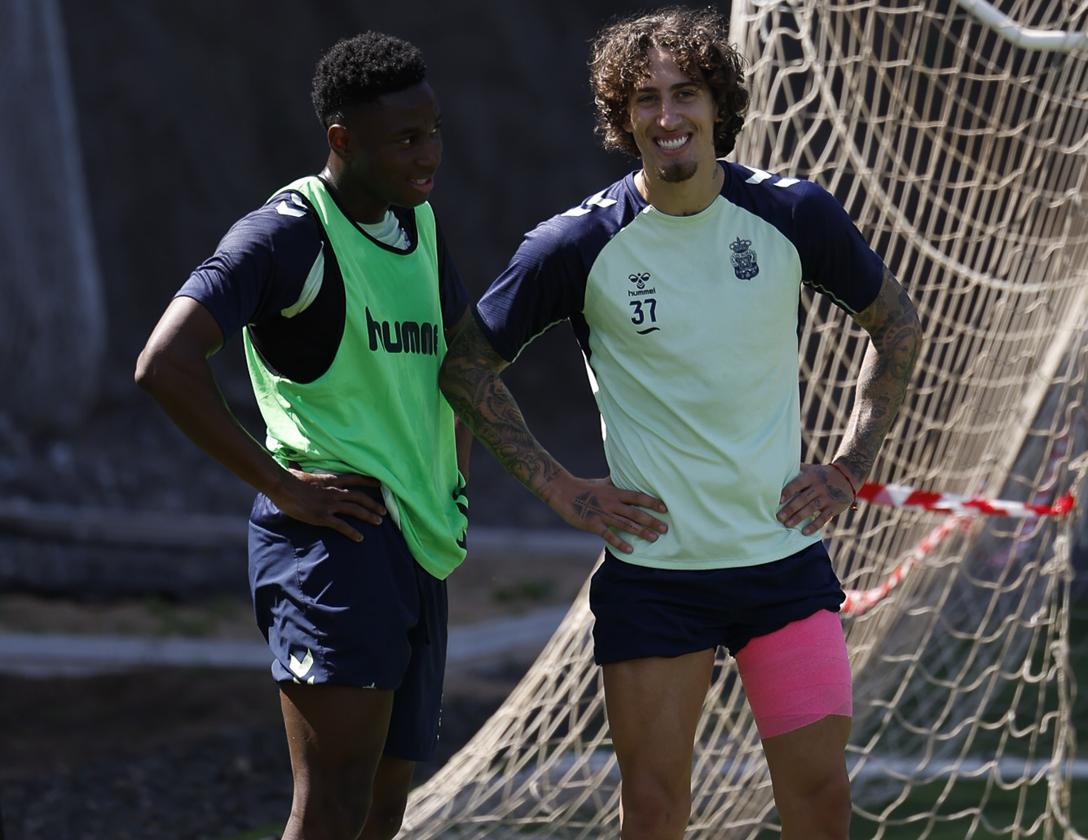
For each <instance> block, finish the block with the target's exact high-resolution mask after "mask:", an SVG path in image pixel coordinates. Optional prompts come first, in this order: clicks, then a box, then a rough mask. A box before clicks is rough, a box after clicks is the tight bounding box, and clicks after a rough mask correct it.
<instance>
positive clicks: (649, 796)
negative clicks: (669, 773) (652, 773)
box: [621, 778, 691, 840]
mask: <svg viewBox="0 0 1088 840" xmlns="http://www.w3.org/2000/svg"><path fill="white" fill-rule="evenodd" d="M621 797H622V803H623V819H622V823H623V824H622V831H621V837H622V838H623V840H678V839H679V838H680V837H683V835H684V829H685V828H687V824H688V817H689V816H690V814H691V785H690V782H689V783H688V784H687V785H675V784H668V783H666V782H663V781H659V780H655V779H649V778H644V779H638V778H635V779H632V780H630V781H628V780H627V779H624V780H623V783H622V786H621Z"/></svg>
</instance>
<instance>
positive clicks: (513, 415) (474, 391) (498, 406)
mask: <svg viewBox="0 0 1088 840" xmlns="http://www.w3.org/2000/svg"><path fill="white" fill-rule="evenodd" d="M505 366H506V362H505V360H504V359H502V357H500V356H499V355H498V354H497V353H496V352H495V351H494V350H493V349H492V347H491V345H490V344H489V343H488V341H487V339H486V338H485V337H484V336H483V334H482V333H481V332H480V328H479V326H477V325H476V324H475V323H474V322H473V323H469V324H467V325H466V326H465V328H464V329H463V330H462V331H461V333H460V334H459V335H458V336H457V338H456V339H455V340H454V342H453V344H452V345H451V346H450V348H449V350H448V351H447V353H446V358H445V361H443V363H442V371H441V373H440V374H439V384H440V386H441V388H442V392H443V393H444V394H445V395H446V399H447V400H448V401H449V403H450V405H451V406H452V407H453V410H454V411H455V412H456V413H457V415H458V417H460V418H461V421H462V422H463V423H464V424H465V425H467V426H468V427H469V428H470V429H472V433H473V434H474V435H475V436H476V437H477V438H478V439H479V440H480V441H481V442H482V443H483V444H484V446H486V447H487V448H488V449H490V450H491V451H492V453H494V455H495V457H496V458H498V459H499V462H500V463H501V464H502V465H503V466H504V467H505V468H506V470H507V471H508V472H509V473H510V474H511V475H513V476H514V477H515V478H517V479H518V480H519V481H521V482H522V483H523V484H524V485H525V486H526V487H528V488H529V489H530V490H532V491H533V492H534V493H535V494H536V495H538V496H541V497H543V494H544V490H545V488H546V486H547V484H548V483H549V482H550V481H551V480H552V479H553V478H555V477H556V476H557V475H558V474H559V473H560V472H561V471H562V467H560V465H559V463H558V462H557V461H556V460H555V459H554V458H553V457H552V456H551V455H549V454H548V452H547V451H546V450H545V449H544V447H542V446H541V445H540V443H539V442H538V441H537V439H536V438H535V437H533V435H532V433H531V432H530V431H529V428H528V426H527V425H526V424H525V418H524V417H523V416H522V414H521V409H520V408H518V404H517V402H516V401H515V400H514V397H513V395H512V394H511V393H510V391H509V390H507V388H506V385H505V384H504V383H503V381H502V379H500V378H499V373H500V371H501V370H502V369H503V368H504V367H505Z"/></svg>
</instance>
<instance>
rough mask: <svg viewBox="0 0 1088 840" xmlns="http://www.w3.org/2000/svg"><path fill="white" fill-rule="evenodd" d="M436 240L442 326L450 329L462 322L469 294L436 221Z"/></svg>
mask: <svg viewBox="0 0 1088 840" xmlns="http://www.w3.org/2000/svg"><path fill="white" fill-rule="evenodd" d="M435 238H436V241H437V244H438V249H437V250H438V296H439V300H440V302H441V304H442V325H443V326H444V327H445V328H446V329H449V328H450V327H453V326H455V325H456V324H457V322H458V321H460V320H461V316H462V315H464V314H465V309H466V308H467V307H468V292H467V291H466V290H465V285H464V283H462V282H461V274H460V273H459V272H458V271H457V266H455V265H454V263H453V258H452V257H450V251H449V248H447V247H446V238H445V237H444V236H443V235H442V229H441V228H440V227H439V226H438V221H437V220H435Z"/></svg>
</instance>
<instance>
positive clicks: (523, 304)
mask: <svg viewBox="0 0 1088 840" xmlns="http://www.w3.org/2000/svg"><path fill="white" fill-rule="evenodd" d="M572 232H573V231H572V230H571V226H570V225H569V224H563V220H561V217H556V218H554V219H550V220H549V221H547V222H544V223H543V224H541V225H539V226H538V227H537V228H536V229H534V230H532V231H531V232H530V233H529V234H527V235H526V237H525V239H524V240H523V241H522V243H521V247H519V248H518V250H517V253H515V254H514V257H513V259H511V260H510V264H509V265H508V266H507V267H506V269H505V270H504V271H503V273H502V274H500V275H499V277H498V279H496V280H495V282H494V283H492V284H491V287H490V288H489V289H488V290H487V291H486V292H485V293H484V296H483V297H482V298H480V301H479V303H477V304H476V321H477V323H479V325H480V328H481V329H482V330H483V332H484V335H486V336H487V338H488V340H489V341H490V342H491V346H492V347H494V348H495V351H496V352H497V353H498V354H499V355H500V356H502V357H503V358H504V359H506V360H507V361H508V362H512V361H514V359H515V358H517V355H518V353H520V352H521V350H522V348H524V347H525V345H526V344H528V343H529V342H530V341H532V340H533V339H534V338H535V337H536V336H538V335H540V333H542V332H544V331H545V330H546V329H548V327H550V326H552V325H553V324H555V323H557V322H559V321H562V320H564V319H566V318H569V317H571V316H572V315H574V314H576V313H578V312H581V311H582V308H583V306H584V302H585V292H586V272H587V268H586V265H587V264H586V261H585V259H584V258H583V254H582V252H581V249H580V248H579V244H578V243H577V242H576V241H574V240H573V238H572V235H571V234H572ZM598 250H599V249H598Z"/></svg>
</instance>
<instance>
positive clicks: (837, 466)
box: [828, 462, 858, 510]
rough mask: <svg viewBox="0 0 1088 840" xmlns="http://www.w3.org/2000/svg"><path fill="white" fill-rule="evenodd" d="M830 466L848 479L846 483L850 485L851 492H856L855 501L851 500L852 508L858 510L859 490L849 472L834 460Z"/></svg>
mask: <svg viewBox="0 0 1088 840" xmlns="http://www.w3.org/2000/svg"><path fill="white" fill-rule="evenodd" d="M828 466H829V467H831V468H832V469H833V470H836V471H837V472H838V473H839V475H841V476H842V477H843V478H845V479H846V483H847V484H848V485H849V487H850V492H851V493H853V494H854V498H853V501H851V502H850V510H857V509H858V491H857V489H856V488H855V487H854V482H853V481H851V480H850V476H849V474H848V473H847V472H846V470H844V469H843V468H842V467H840V466H839V465H838V464H836V463H834V462H832V463H830V464H828Z"/></svg>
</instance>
